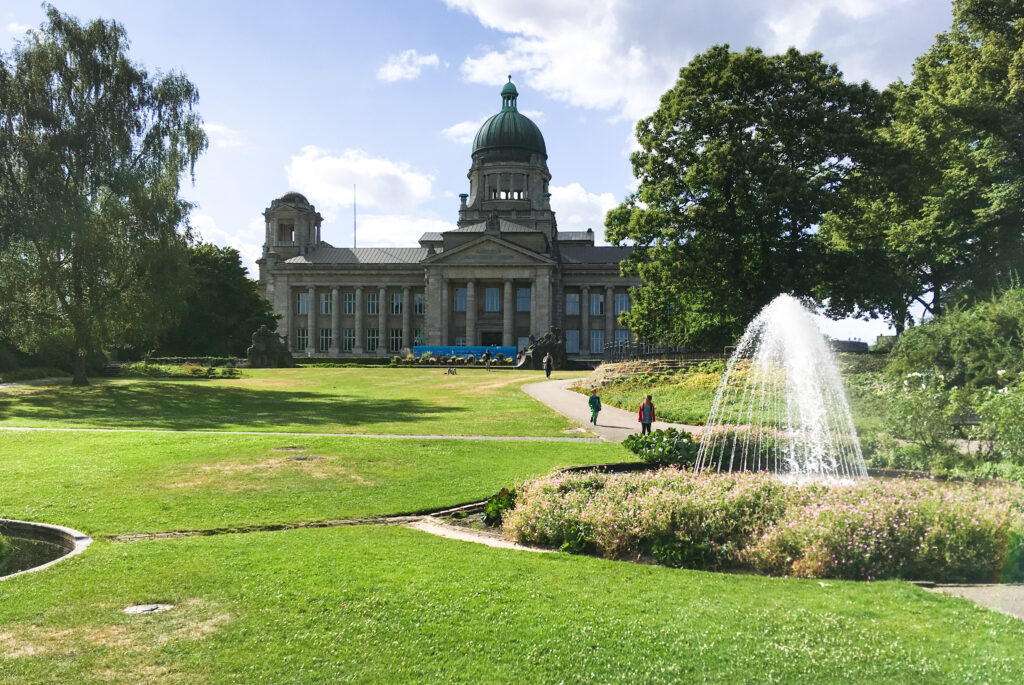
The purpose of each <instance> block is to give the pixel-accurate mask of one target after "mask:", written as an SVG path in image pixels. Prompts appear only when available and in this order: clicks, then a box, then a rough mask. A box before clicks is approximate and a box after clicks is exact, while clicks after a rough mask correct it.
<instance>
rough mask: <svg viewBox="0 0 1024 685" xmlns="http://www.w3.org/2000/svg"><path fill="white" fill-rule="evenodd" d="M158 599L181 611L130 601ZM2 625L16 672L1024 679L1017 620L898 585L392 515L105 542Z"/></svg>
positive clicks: (78, 676)
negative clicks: (417, 525) (541, 541)
mask: <svg viewBox="0 0 1024 685" xmlns="http://www.w3.org/2000/svg"><path fill="white" fill-rule="evenodd" d="M150 602H161V603H170V604H174V605H175V608H174V609H172V610H170V611H168V612H166V613H162V614H153V615H148V616H147V615H142V616H128V615H125V614H123V613H121V611H120V610H121V609H122V608H123V607H125V606H126V605H130V604H135V603H150ZM0 626H2V628H0V655H3V656H0V679H4V680H7V681H11V682H38V683H49V682H83V681H86V680H93V679H104V680H112V681H132V682H135V681H138V680H151V681H158V682H188V683H197V682H228V681H242V682H273V683H285V682H310V683H319V682H339V681H347V682H412V681H418V682H448V681H457V682H561V681H581V682H627V683H634V682H639V681H650V682H678V681H695V680H711V681H714V682H729V683H734V682H796V681H799V682H836V683H839V682H872V683H881V682H894V683H895V682H900V683H906V682H935V683H949V682H956V683H960V682H993V683H995V682H1005V683H1018V682H1019V677H1020V674H1021V673H1022V672H1024V650H1021V648H1020V646H1021V644H1024V624H1022V623H1021V622H1019V621H1017V620H1015V619H1012V618H1008V617H1005V616H1002V615H1000V614H997V613H994V612H990V611H985V610H982V609H979V608H977V607H975V606H973V605H971V604H969V603H967V602H965V601H961V600H956V599H950V598H945V597H940V596H936V595H932V594H929V593H926V592H924V591H922V590H918V589H916V588H914V587H912V586H909V585H906V584H902V583H873V584H870V585H868V584H860V583H844V582H829V583H827V584H825V585H824V586H823V585H822V584H820V583H818V582H816V581H795V580H778V579H769V578H761V577H756V576H740V575H724V574H713V573H701V572H694V571H678V570H672V569H666V568H659V567H652V566H639V565H633V564H626V563H616V562H609V561H602V560H598V559H591V558H587V557H576V556H570V555H564V554H553V555H540V554H531V553H524V552H515V551H507V550H495V549H491V548H487V547H483V546H480V545H475V544H472V543H464V542H456V541H451V540H443V539H439V538H434V537H431V536H429V535H427V534H425V533H419V532H415V531H410V530H407V529H401V528H383V527H361V528H335V529H325V530H299V531H286V532H275V533H250V534H247V535H222V536H215V537H206V538H187V539H177V540H156V541H144V542H133V543H102V542H101V543H96V545H94V547H93V548H91V549H90V550H89V551H88V553H87V554H85V555H83V556H80V557H78V558H76V559H73V560H70V561H68V562H66V563H63V564H58V565H57V566H56V567H54V568H53V569H50V570H48V571H46V572H44V573H39V574H30V575H29V576H26V577H23V578H18V579H15V580H14V581H7V582H5V583H3V584H0ZM4 656H6V657H7V658H3V657H4Z"/></svg>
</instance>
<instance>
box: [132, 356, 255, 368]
mask: <svg viewBox="0 0 1024 685" xmlns="http://www.w3.org/2000/svg"><path fill="white" fill-rule="evenodd" d="M146 361H148V362H149V363H150V364H200V365H202V366H240V365H241V364H242V362H243V361H245V360H244V359H241V358H239V357H147V359H146Z"/></svg>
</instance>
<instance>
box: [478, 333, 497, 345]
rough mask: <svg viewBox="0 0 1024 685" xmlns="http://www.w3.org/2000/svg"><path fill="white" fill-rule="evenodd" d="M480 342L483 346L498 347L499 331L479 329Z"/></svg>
mask: <svg viewBox="0 0 1024 685" xmlns="http://www.w3.org/2000/svg"><path fill="white" fill-rule="evenodd" d="M480 344H481V345H483V346H484V347H491V346H495V347H500V346H501V331H480Z"/></svg>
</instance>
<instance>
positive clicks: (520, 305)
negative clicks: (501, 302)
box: [516, 288, 530, 312]
mask: <svg viewBox="0 0 1024 685" xmlns="http://www.w3.org/2000/svg"><path fill="white" fill-rule="evenodd" d="M516 311H517V312H528V311H530V289H529V288H516Z"/></svg>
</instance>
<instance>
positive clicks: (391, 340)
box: [388, 328, 402, 352]
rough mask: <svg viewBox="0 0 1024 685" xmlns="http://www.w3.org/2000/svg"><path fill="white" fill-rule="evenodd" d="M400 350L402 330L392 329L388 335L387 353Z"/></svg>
mask: <svg viewBox="0 0 1024 685" xmlns="http://www.w3.org/2000/svg"><path fill="white" fill-rule="evenodd" d="M400 349H402V329H401V328H392V329H391V331H390V332H389V334H388V351H389V352H398V350H400Z"/></svg>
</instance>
